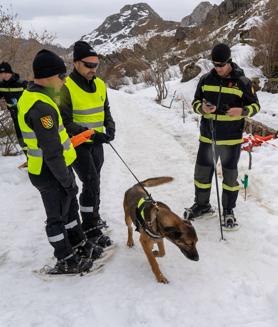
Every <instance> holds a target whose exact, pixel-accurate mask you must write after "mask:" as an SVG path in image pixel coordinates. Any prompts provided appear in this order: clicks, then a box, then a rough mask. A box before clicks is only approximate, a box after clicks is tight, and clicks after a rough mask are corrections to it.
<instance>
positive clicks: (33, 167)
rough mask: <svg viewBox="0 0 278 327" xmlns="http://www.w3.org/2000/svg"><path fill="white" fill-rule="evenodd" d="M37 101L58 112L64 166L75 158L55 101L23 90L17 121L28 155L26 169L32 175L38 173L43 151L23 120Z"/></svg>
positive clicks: (37, 93) (40, 94)
mask: <svg viewBox="0 0 278 327" xmlns="http://www.w3.org/2000/svg"><path fill="white" fill-rule="evenodd" d="M37 101H42V102H44V103H47V104H49V105H50V106H51V107H53V108H54V109H55V110H56V112H57V114H58V122H59V128H58V132H59V136H60V142H61V145H62V146H63V149H64V151H63V156H64V159H65V163H66V166H69V165H71V164H72V163H73V161H74V160H75V159H76V152H75V150H74V148H73V145H72V143H71V142H70V139H69V136H68V134H67V132H66V129H65V127H64V125H63V121H62V118H61V115H60V111H59V109H58V107H57V105H56V103H55V102H54V101H53V100H52V99H51V98H50V97H49V96H47V95H45V94H43V93H39V92H30V91H27V90H24V91H23V93H22V96H21V97H20V99H19V101H18V123H19V127H20V129H21V132H22V136H23V141H24V143H25V144H26V146H27V156H28V171H29V172H30V173H31V174H34V175H40V173H41V168H42V163H43V151H42V149H40V147H39V146H38V140H37V137H36V134H35V132H34V130H33V129H31V128H30V127H29V126H28V125H27V124H26V122H25V115H26V114H27V113H28V111H29V110H30V109H31V108H32V107H33V105H34V104H35V103H36V102H37Z"/></svg>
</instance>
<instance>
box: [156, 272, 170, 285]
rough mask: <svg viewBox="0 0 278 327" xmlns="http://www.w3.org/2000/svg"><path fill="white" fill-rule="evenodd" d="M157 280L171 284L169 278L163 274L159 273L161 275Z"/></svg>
mask: <svg viewBox="0 0 278 327" xmlns="http://www.w3.org/2000/svg"><path fill="white" fill-rule="evenodd" d="M157 281H158V282H159V283H163V284H169V281H168V279H167V278H166V277H165V276H163V275H162V274H160V275H159V277H158V278H157Z"/></svg>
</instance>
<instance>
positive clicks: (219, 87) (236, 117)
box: [184, 43, 260, 230]
mask: <svg viewBox="0 0 278 327" xmlns="http://www.w3.org/2000/svg"><path fill="white" fill-rule="evenodd" d="M211 60H212V64H213V66H214V68H213V69H212V70H211V71H210V72H209V73H207V74H205V75H203V76H202V77H201V78H200V81H199V83H198V86H197V89H196V92H195V96H194V100H193V102H192V106H193V110H194V111H195V113H197V114H199V115H201V116H202V119H201V125H200V134H201V135H200V138H199V141H200V143H199V150H198V154H197V161H196V165H195V173H194V184H195V202H194V204H193V205H192V206H191V207H190V208H188V209H185V212H184V217H185V219H194V218H196V217H201V216H205V215H211V214H213V212H214V210H213V209H212V207H211V205H210V202H209V200H210V192H211V182H212V177H213V173H214V163H213V156H214V153H213V152H212V143H214V144H215V156H216V157H215V159H216V161H217V160H218V158H220V161H221V165H222V172H223V183H222V188H223V191H222V208H223V216H222V220H223V221H222V223H223V228H224V229H226V230H236V229H238V227H239V225H238V222H237V220H236V218H235V216H234V212H233V209H234V208H235V206H236V200H237V196H238V192H239V188H240V187H239V183H238V181H237V177H238V169H237V165H238V161H239V157H240V150H241V143H242V141H243V139H242V133H243V128H244V118H245V117H252V116H254V115H255V114H256V113H258V112H259V110H260V105H259V101H258V98H257V96H256V94H255V92H254V90H253V88H252V84H251V81H250V80H249V79H248V78H247V77H245V75H244V72H243V70H242V69H241V68H239V67H238V66H237V65H236V64H235V63H234V62H232V58H231V50H230V47H229V46H228V45H227V44H224V43H219V44H217V45H215V47H214V48H213V49H212V51H211ZM211 123H212V124H213V125H211ZM211 126H213V128H211ZM212 133H213V135H212ZM213 136H214V137H213Z"/></svg>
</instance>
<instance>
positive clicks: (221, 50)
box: [211, 43, 231, 62]
mask: <svg viewBox="0 0 278 327" xmlns="http://www.w3.org/2000/svg"><path fill="white" fill-rule="evenodd" d="M211 59H212V61H216V62H227V61H228V60H229V59H231V49H230V48H229V47H228V46H227V44H224V43H219V44H217V45H216V46H215V47H214V48H213V49H212V51H211Z"/></svg>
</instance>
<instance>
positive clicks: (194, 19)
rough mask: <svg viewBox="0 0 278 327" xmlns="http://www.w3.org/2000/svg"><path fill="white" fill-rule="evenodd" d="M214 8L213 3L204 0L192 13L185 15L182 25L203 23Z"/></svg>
mask: <svg viewBox="0 0 278 327" xmlns="http://www.w3.org/2000/svg"><path fill="white" fill-rule="evenodd" d="M212 8H213V5H212V4H211V3H210V2H209V1H203V2H201V3H199V4H198V6H197V7H196V8H195V9H194V10H193V11H192V13H191V15H188V16H185V17H184V18H183V19H182V20H181V27H187V26H191V25H200V24H202V23H203V22H204V21H205V19H206V17H207V14H208V12H209V11H210V10H211V9H212Z"/></svg>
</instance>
